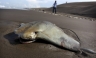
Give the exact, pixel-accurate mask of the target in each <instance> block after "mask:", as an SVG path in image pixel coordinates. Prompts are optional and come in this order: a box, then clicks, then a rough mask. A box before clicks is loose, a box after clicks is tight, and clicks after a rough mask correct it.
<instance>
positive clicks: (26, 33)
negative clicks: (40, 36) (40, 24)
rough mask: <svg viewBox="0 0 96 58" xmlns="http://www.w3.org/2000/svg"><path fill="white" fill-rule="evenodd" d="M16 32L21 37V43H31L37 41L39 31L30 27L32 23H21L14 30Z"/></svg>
mask: <svg viewBox="0 0 96 58" xmlns="http://www.w3.org/2000/svg"><path fill="white" fill-rule="evenodd" d="M14 32H15V34H17V35H18V37H19V38H20V42H21V43H31V42H33V41H35V39H36V36H37V32H36V31H34V28H33V31H32V29H30V24H25V23H21V24H20V26H19V27H18V28H16V29H15V30H14Z"/></svg>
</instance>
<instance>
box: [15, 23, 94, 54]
mask: <svg viewBox="0 0 96 58" xmlns="http://www.w3.org/2000/svg"><path fill="white" fill-rule="evenodd" d="M15 33H16V34H17V35H18V36H19V37H21V38H22V39H23V40H25V41H26V42H23V41H22V40H21V42H22V43H31V42H34V41H35V40H36V39H38V38H40V39H43V40H47V41H49V42H52V43H54V44H56V45H59V46H62V47H64V48H67V49H69V50H73V51H87V52H89V53H95V52H94V51H92V50H89V49H81V48H80V43H79V42H78V41H77V40H75V39H74V38H73V37H71V36H69V35H68V34H66V33H64V31H63V30H62V29H61V28H59V27H57V26H56V25H55V24H53V23H51V22H48V21H34V22H30V23H26V24H24V23H22V24H21V26H20V27H19V28H17V29H16V30H15Z"/></svg>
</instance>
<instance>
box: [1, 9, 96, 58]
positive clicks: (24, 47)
mask: <svg viewBox="0 0 96 58" xmlns="http://www.w3.org/2000/svg"><path fill="white" fill-rule="evenodd" d="M35 20H37V21H41V20H46V21H50V22H52V23H55V24H56V25H57V26H59V27H62V28H68V29H71V30H73V31H75V32H76V33H77V35H78V36H79V37H80V40H81V47H84V48H89V49H92V50H94V51H96V22H95V21H89V20H84V19H74V18H68V17H64V16H55V15H51V14H47V13H42V12H38V11H34V10H7V9H6V10H5V9H0V58H96V55H94V54H89V55H90V56H88V57H84V56H81V57H78V56H77V55H76V54H75V53H74V52H72V51H68V50H65V49H61V48H59V47H56V46H54V45H52V44H49V43H46V42H43V41H38V42H35V43H31V44H20V43H19V41H18V40H16V39H17V35H15V34H14V33H13V31H14V29H15V28H16V27H18V25H19V24H20V23H21V22H23V23H26V22H32V21H35Z"/></svg>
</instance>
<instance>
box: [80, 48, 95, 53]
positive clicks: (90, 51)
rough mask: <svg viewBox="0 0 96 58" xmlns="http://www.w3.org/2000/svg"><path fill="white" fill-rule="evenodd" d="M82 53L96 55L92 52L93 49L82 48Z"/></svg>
mask: <svg viewBox="0 0 96 58" xmlns="http://www.w3.org/2000/svg"><path fill="white" fill-rule="evenodd" d="M81 50H82V52H87V53H91V54H96V52H95V51H93V50H91V49H85V48H81Z"/></svg>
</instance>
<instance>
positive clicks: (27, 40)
mask: <svg viewBox="0 0 96 58" xmlns="http://www.w3.org/2000/svg"><path fill="white" fill-rule="evenodd" d="M34 41H35V39H32V40H30V39H22V38H20V42H21V43H23V44H26V43H32V42H34Z"/></svg>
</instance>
